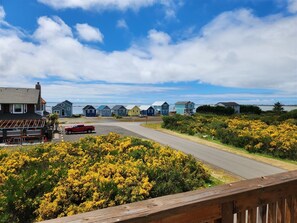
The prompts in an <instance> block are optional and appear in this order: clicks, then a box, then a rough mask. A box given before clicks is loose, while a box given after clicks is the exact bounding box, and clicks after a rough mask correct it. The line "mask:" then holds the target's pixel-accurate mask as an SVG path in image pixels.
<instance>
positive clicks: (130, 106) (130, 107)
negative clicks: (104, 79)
mask: <svg viewBox="0 0 297 223" xmlns="http://www.w3.org/2000/svg"><path fill="white" fill-rule="evenodd" d="M134 107H137V108H139V107H138V106H137V105H127V106H126V109H127V110H131V109H133V108H134Z"/></svg>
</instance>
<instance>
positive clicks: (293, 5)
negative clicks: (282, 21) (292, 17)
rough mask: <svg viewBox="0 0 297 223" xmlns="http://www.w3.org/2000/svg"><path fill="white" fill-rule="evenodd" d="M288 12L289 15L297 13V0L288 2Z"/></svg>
mask: <svg viewBox="0 0 297 223" xmlns="http://www.w3.org/2000/svg"><path fill="white" fill-rule="evenodd" d="M288 11H289V12H291V13H296V12H297V0H288Z"/></svg>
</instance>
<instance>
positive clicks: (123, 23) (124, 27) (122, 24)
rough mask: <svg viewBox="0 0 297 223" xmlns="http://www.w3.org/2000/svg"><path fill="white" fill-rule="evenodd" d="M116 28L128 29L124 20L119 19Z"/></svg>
mask: <svg viewBox="0 0 297 223" xmlns="http://www.w3.org/2000/svg"><path fill="white" fill-rule="evenodd" d="M117 27H118V28H121V29H129V27H128V25H127V23H126V21H125V19H119V20H118V21H117Z"/></svg>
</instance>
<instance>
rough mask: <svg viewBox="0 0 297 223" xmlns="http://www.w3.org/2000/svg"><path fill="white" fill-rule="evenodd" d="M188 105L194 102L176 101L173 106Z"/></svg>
mask: <svg viewBox="0 0 297 223" xmlns="http://www.w3.org/2000/svg"><path fill="white" fill-rule="evenodd" d="M189 103H194V102H191V101H178V102H176V103H175V104H176V105H186V104H189Z"/></svg>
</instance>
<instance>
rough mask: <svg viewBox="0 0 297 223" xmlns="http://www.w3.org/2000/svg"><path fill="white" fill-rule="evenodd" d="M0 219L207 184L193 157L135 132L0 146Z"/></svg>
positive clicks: (58, 213) (38, 216)
mask: <svg viewBox="0 0 297 223" xmlns="http://www.w3.org/2000/svg"><path fill="white" fill-rule="evenodd" d="M0 161H1V164H0V222H30V221H35V220H45V219H51V218H56V217H62V216H68V215H73V214H76V213H81V212H85V211H90V210H94V209H98V208H105V207H110V206H115V205H120V204H125V203H130V202H135V201H140V200H144V199H147V198H152V197H157V196H162V195H167V194H172V193H177V192H183V191H188V190H193V189H197V188H201V187H205V186H208V185H209V184H211V183H212V182H211V180H210V176H209V174H208V173H207V171H206V170H205V169H204V168H203V167H202V166H201V164H200V163H198V162H197V161H196V160H195V159H194V158H193V157H191V156H189V155H185V154H183V153H181V152H178V151H175V150H172V149H170V148H167V147H162V146H160V145H159V144H157V143H154V142H150V141H145V140H141V139H137V138H129V137H120V136H119V135H117V134H114V133H111V134H109V135H106V136H98V137H86V138H83V139H81V140H80V141H79V142H75V143H67V142H62V143H58V144H45V145H39V146H35V147H32V148H30V149H26V150H18V151H12V150H8V149H4V150H0Z"/></svg>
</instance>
